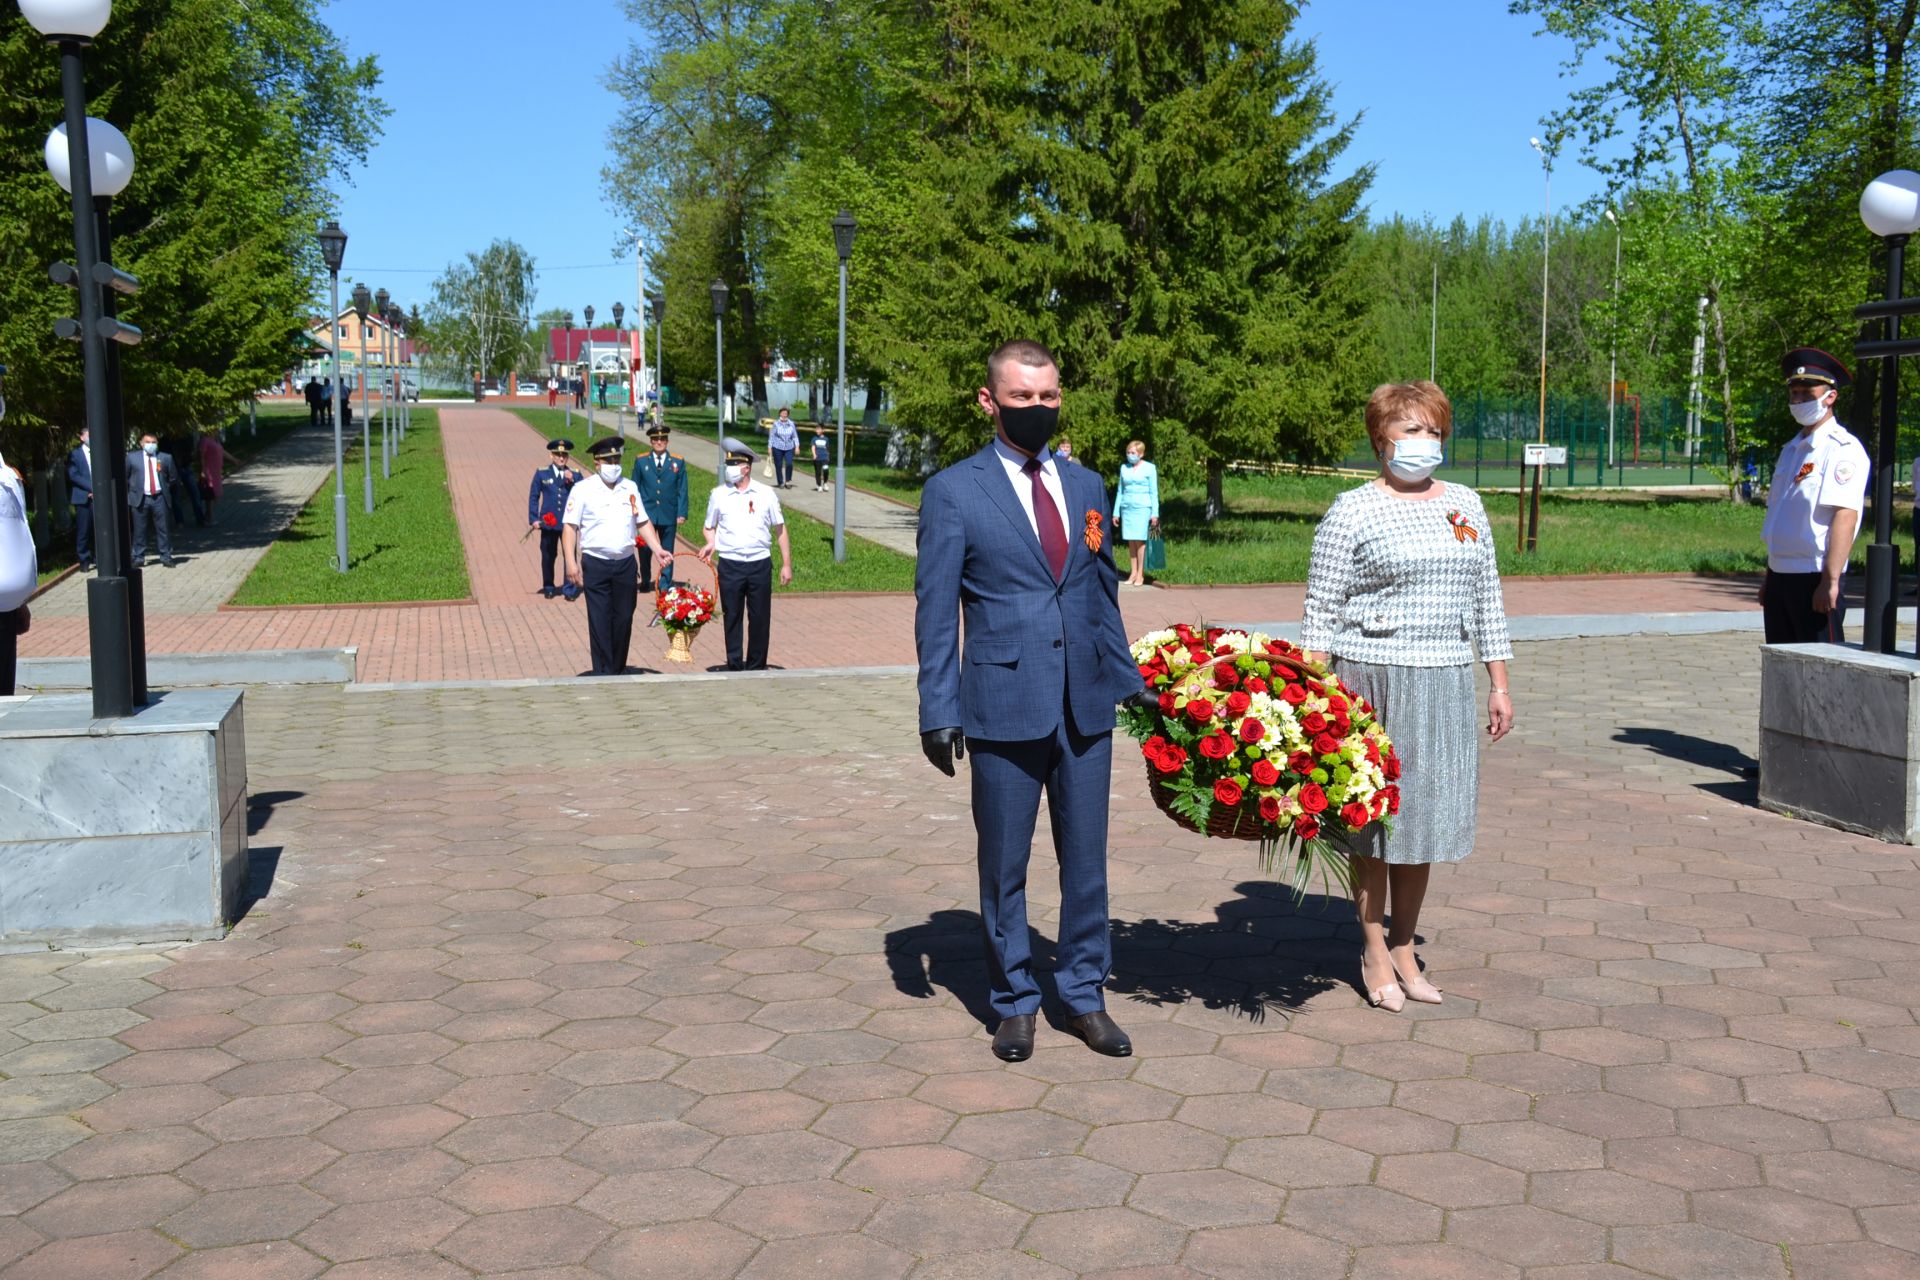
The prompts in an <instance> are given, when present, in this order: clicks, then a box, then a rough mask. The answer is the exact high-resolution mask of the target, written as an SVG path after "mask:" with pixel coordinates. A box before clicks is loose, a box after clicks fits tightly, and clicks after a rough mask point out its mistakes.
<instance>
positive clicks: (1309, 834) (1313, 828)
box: [1293, 813, 1320, 840]
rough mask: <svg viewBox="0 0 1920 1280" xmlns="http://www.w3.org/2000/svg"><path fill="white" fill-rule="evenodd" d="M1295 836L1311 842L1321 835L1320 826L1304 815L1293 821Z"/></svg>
mask: <svg viewBox="0 0 1920 1280" xmlns="http://www.w3.org/2000/svg"><path fill="white" fill-rule="evenodd" d="M1293 834H1295V835H1296V836H1299V837H1300V838H1301V839H1302V840H1311V839H1313V838H1314V837H1315V836H1317V835H1319V834H1320V824H1319V823H1318V822H1316V821H1314V820H1313V819H1312V818H1309V817H1308V816H1307V815H1306V814H1304V813H1303V814H1301V815H1300V816H1299V817H1297V818H1295V819H1294V820H1293Z"/></svg>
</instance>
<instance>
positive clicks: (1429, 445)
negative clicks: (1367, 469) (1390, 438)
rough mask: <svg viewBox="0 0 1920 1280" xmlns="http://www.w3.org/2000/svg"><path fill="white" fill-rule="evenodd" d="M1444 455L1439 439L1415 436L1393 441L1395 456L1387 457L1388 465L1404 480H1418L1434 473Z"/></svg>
mask: <svg viewBox="0 0 1920 1280" xmlns="http://www.w3.org/2000/svg"><path fill="white" fill-rule="evenodd" d="M1444 457H1445V451H1444V450H1442V449H1441V447H1440V442H1439V441H1438V440H1434V439H1431V438H1428V437H1423V436H1414V437H1410V438H1408V439H1405V440H1395V441H1394V442H1393V456H1392V457H1391V458H1388V459H1387V467H1388V469H1389V470H1391V471H1392V472H1393V474H1394V475H1396V476H1399V477H1400V478H1401V479H1402V480H1407V481H1414V482H1417V481H1421V480H1425V479H1426V478H1427V477H1428V476H1430V475H1432V474H1433V473H1434V471H1435V470H1436V469H1437V468H1438V467H1439V466H1440V462H1441V459H1442V458H1444Z"/></svg>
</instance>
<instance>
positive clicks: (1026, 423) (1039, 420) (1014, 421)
mask: <svg viewBox="0 0 1920 1280" xmlns="http://www.w3.org/2000/svg"><path fill="white" fill-rule="evenodd" d="M993 407H994V408H996V409H998V410H999V411H1000V429H1001V430H1002V431H1004V432H1005V433H1006V436H1007V442H1008V443H1009V444H1011V445H1012V446H1013V447H1014V448H1016V449H1018V450H1020V452H1022V453H1033V454H1037V453H1039V452H1040V451H1041V450H1042V449H1044V448H1046V447H1047V441H1049V440H1051V439H1053V429H1054V428H1055V427H1056V426H1058V425H1059V424H1060V406H1059V405H1057V404H1028V405H1019V406H1015V405H1009V404H1001V403H1000V400H999V398H998V397H995V399H994V402H993Z"/></svg>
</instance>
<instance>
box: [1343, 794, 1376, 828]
mask: <svg viewBox="0 0 1920 1280" xmlns="http://www.w3.org/2000/svg"><path fill="white" fill-rule="evenodd" d="M1340 816H1341V817H1343V818H1345V819H1346V820H1347V825H1348V826H1350V827H1352V828H1353V829H1354V830H1355V831H1358V830H1359V829H1360V828H1362V827H1364V826H1366V825H1367V823H1369V822H1371V821H1373V815H1372V814H1370V813H1368V812H1367V806H1365V805H1363V804H1361V803H1360V802H1359V801H1358V800H1354V801H1350V802H1349V803H1347V804H1345V805H1343V806H1341V809H1340Z"/></svg>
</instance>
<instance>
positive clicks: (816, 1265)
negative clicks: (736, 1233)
mask: <svg viewBox="0 0 1920 1280" xmlns="http://www.w3.org/2000/svg"><path fill="white" fill-rule="evenodd" d="M912 1266H913V1258H912V1257H911V1256H909V1255H908V1254H904V1253H902V1252H900V1251H899V1250H898V1249H892V1248H889V1247H888V1246H886V1245H884V1244H881V1243H880V1242H879V1241H877V1240H873V1239H869V1238H868V1237H866V1236H864V1235H858V1236H852V1235H848V1236H808V1237H806V1238H804V1239H800V1240H776V1241H774V1242H773V1243H772V1244H769V1245H767V1246H766V1247H765V1248H763V1249H761V1250H760V1252H759V1253H758V1254H757V1255H756V1256H755V1257H754V1259H753V1261H752V1262H751V1263H749V1264H747V1266H746V1268H745V1269H744V1270H743V1271H741V1272H740V1276H741V1278H742V1280H784V1277H787V1276H803V1275H804V1276H834V1277H844V1280H899V1278H900V1277H902V1276H904V1275H906V1273H907V1271H908V1269H909V1268H910V1267H912ZM623 1274H624V1273H623Z"/></svg>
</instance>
